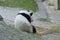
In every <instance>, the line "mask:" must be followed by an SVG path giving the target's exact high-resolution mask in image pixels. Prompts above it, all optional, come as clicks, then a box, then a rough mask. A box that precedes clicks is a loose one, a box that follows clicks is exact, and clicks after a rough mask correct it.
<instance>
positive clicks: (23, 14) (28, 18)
mask: <svg viewBox="0 0 60 40" xmlns="http://www.w3.org/2000/svg"><path fill="white" fill-rule="evenodd" d="M20 14H21V15H22V16H24V17H25V18H26V19H27V20H28V21H29V22H30V23H31V18H30V16H29V15H27V14H25V13H18V15H20Z"/></svg>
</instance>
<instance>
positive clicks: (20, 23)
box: [15, 10, 33, 32]
mask: <svg viewBox="0 0 60 40" xmlns="http://www.w3.org/2000/svg"><path fill="white" fill-rule="evenodd" d="M19 13H26V14H28V15H29V13H30V12H28V11H26V10H21V11H20V12H19ZM15 27H16V28H19V29H21V30H23V31H27V32H33V31H32V30H33V28H32V25H31V23H29V22H28V20H27V19H26V18H25V17H24V16H22V15H17V16H16V18H15Z"/></svg>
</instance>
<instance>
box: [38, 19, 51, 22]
mask: <svg viewBox="0 0 60 40" xmlns="http://www.w3.org/2000/svg"><path fill="white" fill-rule="evenodd" d="M38 20H40V21H43V22H50V20H49V19H48V18H40V19H38Z"/></svg>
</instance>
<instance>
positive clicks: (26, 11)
mask: <svg viewBox="0 0 60 40" xmlns="http://www.w3.org/2000/svg"><path fill="white" fill-rule="evenodd" d="M19 13H25V14H27V15H29V16H32V15H33V12H32V11H31V10H20V11H19Z"/></svg>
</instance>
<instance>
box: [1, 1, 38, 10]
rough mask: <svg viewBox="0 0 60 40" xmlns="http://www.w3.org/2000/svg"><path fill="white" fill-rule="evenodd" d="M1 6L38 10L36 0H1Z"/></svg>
mask: <svg viewBox="0 0 60 40" xmlns="http://www.w3.org/2000/svg"><path fill="white" fill-rule="evenodd" d="M0 6H7V7H18V8H24V9H29V10H33V11H36V10H37V9H38V8H37V4H36V3H35V1H34V0H5V1H0Z"/></svg>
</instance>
